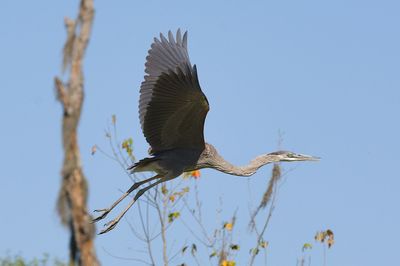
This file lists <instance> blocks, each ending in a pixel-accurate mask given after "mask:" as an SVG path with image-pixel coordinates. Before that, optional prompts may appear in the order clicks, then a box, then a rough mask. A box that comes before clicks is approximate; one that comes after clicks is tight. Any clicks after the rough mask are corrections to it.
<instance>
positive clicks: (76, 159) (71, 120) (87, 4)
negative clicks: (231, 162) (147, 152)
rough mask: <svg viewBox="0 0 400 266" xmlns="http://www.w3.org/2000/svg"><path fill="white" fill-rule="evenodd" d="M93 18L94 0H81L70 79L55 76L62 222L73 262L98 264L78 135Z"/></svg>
mask: <svg viewBox="0 0 400 266" xmlns="http://www.w3.org/2000/svg"><path fill="white" fill-rule="evenodd" d="M93 17H94V7H93V0H81V2H80V7H79V14H78V17H77V19H76V20H73V19H69V18H65V26H66V29H67V41H66V43H65V46H64V58H63V70H68V72H69V80H68V82H66V83H63V82H62V81H61V80H60V79H59V78H58V77H56V78H55V86H56V91H57V96H58V100H59V101H60V102H61V104H62V107H63V120H62V138H63V147H64V152H65V153H64V163H63V168H62V173H61V176H62V185H61V189H60V193H59V198H58V212H59V215H60V217H61V220H62V223H63V224H64V225H66V226H68V227H69V229H70V231H71V238H70V265H88V266H96V265H99V262H98V260H97V257H96V253H95V249H94V236H95V227H94V224H92V223H91V220H92V217H91V216H90V215H89V214H88V213H87V208H86V203H87V193H88V186H87V181H86V179H85V176H84V174H83V171H82V167H81V159H80V152H79V147H78V137H77V128H78V124H79V119H80V115H81V110H82V104H83V98H84V91H83V71H82V65H83V57H84V54H85V50H86V47H87V44H88V42H89V37H90V33H91V29H92V24H93Z"/></svg>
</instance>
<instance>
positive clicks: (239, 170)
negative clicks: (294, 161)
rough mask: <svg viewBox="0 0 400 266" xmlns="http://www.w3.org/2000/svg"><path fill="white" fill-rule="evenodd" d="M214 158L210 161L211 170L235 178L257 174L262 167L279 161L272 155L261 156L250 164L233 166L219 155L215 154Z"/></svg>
mask: <svg viewBox="0 0 400 266" xmlns="http://www.w3.org/2000/svg"><path fill="white" fill-rule="evenodd" d="M214 157H215V158H214V160H212V162H211V163H210V164H211V165H210V167H211V168H214V169H216V170H218V171H221V172H224V173H226V174H230V175H236V176H251V175H253V174H254V173H255V172H257V170H258V169H259V168H260V167H262V166H263V165H266V164H268V163H274V162H278V161H279V159H278V158H277V157H276V156H274V155H271V154H262V155H260V156H257V157H256V158H254V159H253V160H251V161H250V163H249V164H247V165H243V166H235V165H233V164H231V163H230V162H228V161H226V160H225V159H224V158H222V157H221V156H220V155H219V154H215V155H214Z"/></svg>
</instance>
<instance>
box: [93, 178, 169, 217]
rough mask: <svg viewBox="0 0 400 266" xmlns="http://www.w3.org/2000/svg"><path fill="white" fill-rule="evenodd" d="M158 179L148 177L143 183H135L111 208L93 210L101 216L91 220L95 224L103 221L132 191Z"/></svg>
mask: <svg viewBox="0 0 400 266" xmlns="http://www.w3.org/2000/svg"><path fill="white" fill-rule="evenodd" d="M160 177H161V176H160V175H156V176H153V177H150V178H148V179H145V180H143V181H140V182H137V183H135V184H133V185H132V186H131V187H130V188H129V189H128V190H127V191H126V192H125V193H124V194H123V195H122V196H121V197H120V198H119V199H117V200H116V201H115V202H114V203H113V204H112V205H111V207H109V208H106V209H98V210H94V211H95V212H102V214H101V215H100V216H98V217H96V218H94V219H93V222H97V221H100V220H101V219H104V218H105V217H106V216H107V214H109V213H110V211H111V210H112V209H114V208H115V206H117V205H118V204H119V203H120V202H121V201H122V200H123V199H125V198H126V197H127V196H128V195H129V194H130V193H131V192H132V191H134V190H135V189H137V188H138V187H140V186H141V185H143V184H145V183H147V182H150V181H152V180H154V179H157V178H160Z"/></svg>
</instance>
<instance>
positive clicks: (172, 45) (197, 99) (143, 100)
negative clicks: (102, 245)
mask: <svg viewBox="0 0 400 266" xmlns="http://www.w3.org/2000/svg"><path fill="white" fill-rule="evenodd" d="M145 73H146V75H145V77H144V81H143V82H142V84H141V87H140V99H139V119H140V124H141V127H142V131H143V134H144V136H145V137H146V140H147V142H148V143H149V144H150V147H151V150H150V154H151V155H152V157H149V158H144V159H142V160H140V161H138V162H137V163H135V164H133V165H132V166H131V167H129V168H128V170H130V171H131V172H132V173H135V172H145V171H153V172H156V173H157V175H156V176H153V177H151V178H149V179H146V180H143V181H140V182H137V183H135V184H134V185H133V186H132V187H131V188H130V189H129V190H128V191H127V192H126V193H124V194H123V195H122V196H121V197H120V198H119V199H118V200H117V201H116V202H114V203H113V205H112V206H111V207H110V208H107V209H101V210H96V211H99V212H102V214H101V215H100V216H99V217H97V218H95V219H94V221H99V220H101V219H103V218H105V217H106V215H107V214H108V213H109V212H110V211H111V210H112V209H113V208H114V207H115V206H116V205H118V204H119V203H120V202H121V201H122V200H123V199H124V198H125V197H126V196H128V195H129V194H130V193H131V192H132V191H133V190H135V189H137V188H138V187H140V186H141V185H143V184H146V183H149V182H151V181H153V180H156V181H155V182H154V183H151V184H150V185H148V186H147V187H145V188H142V189H140V190H139V191H138V193H137V194H136V196H135V197H134V199H133V200H132V201H131V203H130V204H129V205H128V206H127V207H126V208H125V210H124V211H123V212H122V213H121V214H120V215H119V216H118V217H117V218H115V219H114V220H112V221H111V222H109V223H108V224H106V227H105V229H104V230H102V231H101V232H100V234H102V233H105V232H108V231H110V230H111V229H113V228H114V227H115V226H116V224H117V223H118V222H119V220H120V219H121V218H122V216H123V215H124V214H125V213H126V212H127V211H128V209H129V208H130V207H131V206H132V205H133V204H134V203H135V201H136V200H137V199H138V198H139V197H140V196H141V195H143V193H144V192H146V191H147V190H149V189H150V188H152V187H154V186H156V185H157V184H160V183H162V182H165V181H168V180H171V179H173V178H176V177H178V176H179V175H181V174H182V173H184V172H188V171H193V170H198V169H202V168H213V169H216V170H218V171H221V172H224V173H227V174H230V175H236V176H251V175H253V174H254V173H255V172H256V171H257V170H258V169H259V168H260V167H262V166H263V165H266V164H268V163H273V162H281V161H286V162H290V161H313V160H318V158H317V157H313V156H308V155H302V154H296V153H293V152H289V151H278V152H273V153H269V154H263V155H260V156H258V157H256V158H255V159H253V160H252V161H251V162H250V163H249V164H248V165H246V166H241V167H237V166H234V165H232V164H231V163H229V162H228V161H226V160H225V159H223V158H222V157H221V156H220V155H219V154H218V152H217V150H216V149H215V148H214V146H212V145H211V144H208V143H205V141H204V135H203V131H204V130H203V129H204V122H205V118H206V115H207V112H208V111H209V104H208V100H207V98H206V96H205V95H204V93H203V92H202V90H201V87H200V84H199V80H198V77H197V69H196V65H193V66H192V64H191V63H190V60H189V54H188V51H187V32H185V33H184V35H183V37H182V35H181V32H180V30H178V31H177V34H176V38H174V36H173V34H172V33H171V31H169V32H168V39H167V38H166V37H164V35H163V34H160V39H157V38H154V42H153V44H152V45H151V49H150V50H149V54H148V56H147V57H146V64H145Z"/></svg>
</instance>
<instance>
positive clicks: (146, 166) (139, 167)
mask: <svg viewBox="0 0 400 266" xmlns="http://www.w3.org/2000/svg"><path fill="white" fill-rule="evenodd" d="M158 160H159V158H156V157H150V158H144V159H142V160H140V161H138V162H136V163H134V164H132V165H131V166H129V167H128V168H127V170H128V171H130V172H131V173H137V172H146V171H154V169H153V168H154V167H153V162H155V161H158Z"/></svg>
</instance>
